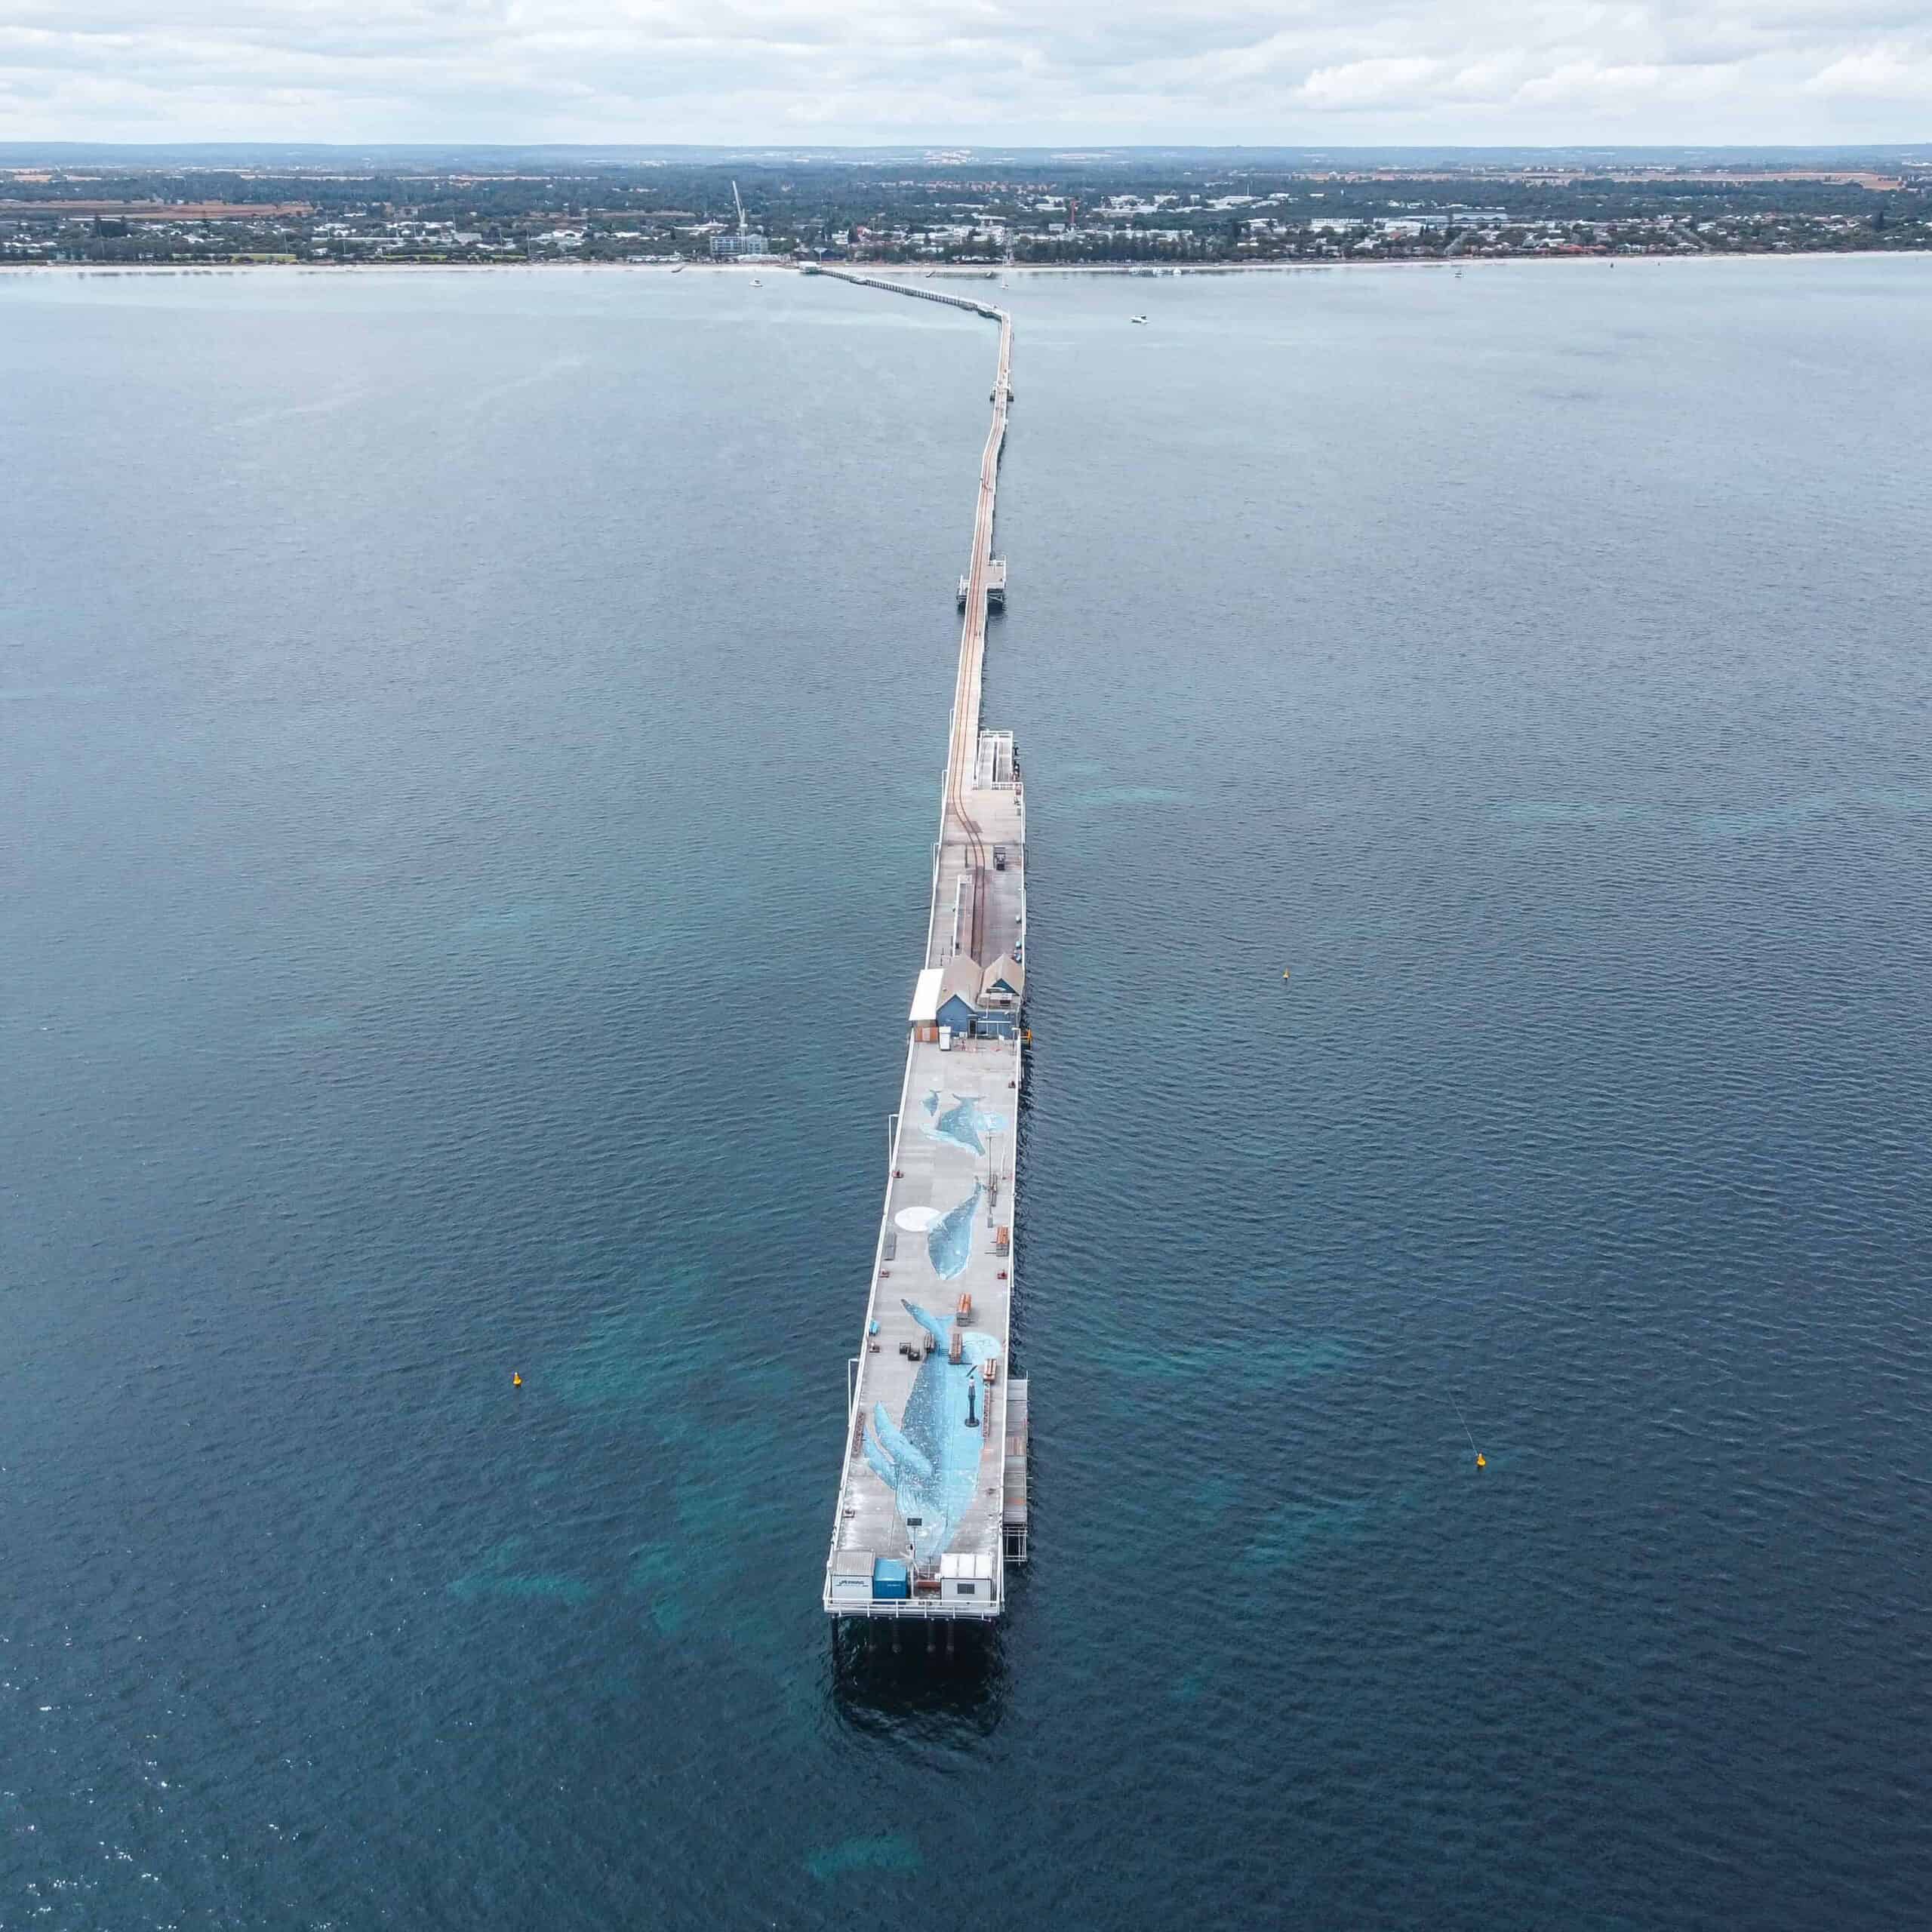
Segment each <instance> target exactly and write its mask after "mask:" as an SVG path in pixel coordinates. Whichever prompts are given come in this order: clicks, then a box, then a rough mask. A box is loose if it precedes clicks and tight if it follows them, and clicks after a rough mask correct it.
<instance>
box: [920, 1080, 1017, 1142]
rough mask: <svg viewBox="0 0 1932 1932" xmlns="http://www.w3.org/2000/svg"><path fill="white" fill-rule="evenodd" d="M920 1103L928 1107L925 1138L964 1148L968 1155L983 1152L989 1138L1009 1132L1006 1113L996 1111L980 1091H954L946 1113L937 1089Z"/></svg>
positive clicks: (924, 1129)
mask: <svg viewBox="0 0 1932 1932" xmlns="http://www.w3.org/2000/svg"><path fill="white" fill-rule="evenodd" d="M920 1104H921V1106H923V1107H924V1109H925V1110H926V1115H927V1118H926V1119H925V1120H924V1121H923V1122H921V1126H920V1131H921V1133H922V1134H924V1135H925V1137H926V1138H927V1139H928V1140H940V1141H943V1142H944V1143H946V1146H949V1147H963V1148H964V1149H965V1150H966V1152H968V1153H969V1154H983V1153H984V1152H986V1137H987V1136H988V1135H989V1134H1004V1132H1005V1131H1006V1128H1007V1118H1006V1116H1005V1115H1004V1114H996V1113H995V1112H993V1110H992V1109H991V1108H990V1107H989V1106H987V1105H986V1103H985V1102H984V1101H983V1100H980V1098H979V1097H978V1096H977V1094H954V1095H953V1097H952V1106H949V1107H948V1108H947V1109H946V1111H945V1112H944V1113H941V1112H940V1110H939V1093H938V1090H937V1088H935V1089H934V1091H932V1092H931V1093H930V1094H928V1095H927V1096H926V1097H925V1099H924V1100H923V1101H921V1103H920Z"/></svg>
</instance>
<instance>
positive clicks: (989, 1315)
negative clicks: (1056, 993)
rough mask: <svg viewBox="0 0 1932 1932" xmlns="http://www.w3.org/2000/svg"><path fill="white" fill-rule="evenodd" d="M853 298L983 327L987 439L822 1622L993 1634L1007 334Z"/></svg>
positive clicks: (1017, 841)
mask: <svg viewBox="0 0 1932 1932" xmlns="http://www.w3.org/2000/svg"><path fill="white" fill-rule="evenodd" d="M805 272H807V273H808V274H812V273H817V274H820V275H825V276H827V277H829V278H831V279H833V280H835V281H844V282H849V283H851V284H852V285H854V286H857V287H859V288H874V289H882V290H884V291H888V292H889V293H891V294H895V295H905V296H910V297H914V298H915V299H916V300H921V301H926V302H940V303H946V304H948V305H949V306H952V307H954V308H958V309H968V310H969V311H971V312H972V313H974V314H975V315H982V316H984V317H985V318H986V319H987V320H988V321H992V322H995V323H997V324H998V327H999V358H998V366H997V369H996V372H995V377H994V382H993V389H992V423H991V425H990V426H989V429H988V430H987V432H986V446H985V449H984V451H983V453H982V454H981V456H980V486H979V496H978V501H977V507H976V509H975V512H974V518H973V539H972V550H971V557H970V559H969V561H968V567H967V571H966V574H965V575H964V577H962V578H961V580H960V586H959V606H960V608H961V611H962V613H963V615H962V617H961V621H960V630H959V657H958V666H957V667H956V669H955V675H954V681H953V690H952V724H951V729H950V731H949V734H948V739H947V745H946V774H945V778H944V782H943V785H942V786H941V789H940V817H939V836H938V838H937V841H935V843H934V847H933V861H932V891H931V909H930V912H929V914H928V920H927V927H926V946H925V956H924V960H923V961H922V962H921V965H920V967H919V969H918V971H917V973H916V974H915V976H914V977H913V979H912V989H911V999H910V1002H909V1007H908V1009H907V1012H906V1021H905V1024H906V1072H905V1075H904V1078H903V1080H902V1081H901V1082H900V1094H899V1105H898V1108H897V1111H896V1112H894V1114H893V1115H892V1117H891V1121H890V1122H889V1124H888V1134H887V1140H888V1147H889V1149H890V1152H889V1158H888V1174H887V1179H886V1185H885V1200H884V1206H883V1207H882V1208H881V1212H880V1215H879V1231H878V1242H877V1244H876V1246H875V1248H874V1251H873V1254H872V1281H871V1285H870V1288H869V1292H868V1294H867V1297H866V1314H865V1322H864V1326H863V1330H862V1331H861V1333H860V1340H859V1349H858V1352H857V1355H854V1356H853V1357H852V1358H851V1359H850V1361H848V1364H847V1368H846V1391H845V1393H846V1407H845V1428H844V1448H843V1457H842V1463H841V1469H840V1472H839V1479H838V1503H837V1505H836V1508H835V1513H834V1515H833V1519H832V1539H831V1546H830V1549H829V1551H828V1552H827V1554H826V1566H825V1589H824V1604H825V1608H826V1611H828V1612H829V1614H831V1615H832V1617H838V1618H844V1617H854V1618H879V1617H883V1618H888V1619H899V1618H906V1617H911V1618H915V1619H924V1620H929V1621H928V1638H930V1637H931V1634H932V1632H933V1630H934V1629H936V1628H937V1626H940V1624H944V1625H945V1626H946V1628H947V1631H948V1637H949V1641H950V1634H951V1629H952V1626H953V1624H955V1623H958V1622H960V1621H965V1620H971V1621H976V1622H980V1623H985V1622H987V1621H989V1620H992V1619H995V1618H997V1617H998V1616H999V1615H1000V1614H1001V1612H1002V1611H1004V1608H1005V1607H1006V1601H1007V1580H1008V1572H1009V1570H1010V1568H1011V1566H1013V1565H1014V1564H1020V1563H1023V1562H1024V1561H1026V1534H1027V1512H1026V1454H1027V1415H1028V1402H1027V1386H1026V1383H1025V1381H1023V1380H1020V1379H1018V1378H1017V1377H1014V1374H1012V1371H1011V1337H1012V1313H1013V1284H1014V1277H1015V1275H1016V1272H1017V1266H1018V1251H1017V1244H1016V1242H1015V1240H1014V1229H1015V1226H1016V1217H1015V1213H1014V1210H1015V1207H1016V1205H1017V1200H1016V1189H1017V1179H1018V1177H1017V1172H1016V1167H1015V1159H1014V1156H1015V1153H1016V1150H1017V1128H1018V1125H1019V1120H1020V1093H1021V1089H1022V1088H1023V1084H1024V1081H1025V1079H1026V1028H1025V1026H1024V1024H1023V1017H1022V1016H1023V1011H1024V1008H1025V1003H1026V792H1025V789H1024V786H1023V783H1022V781H1021V777H1020V761H1019V758H1018V756H1017V754H1016V752H1015V751H1014V741H1013V734H1012V733H1011V732H1010V731H987V730H986V729H984V728H983V726H982V724H981V720H980V685H981V680H982V675H983V671H984V668H985V663H986V618H987V613H988V611H989V608H997V607H998V606H999V605H1003V604H1004V600H1005V589H1006V568H1005V563H1004V559H995V558H994V556H993V554H992V542H993V517H994V511H995V504H996V500H997V497H998V485H999V465H1000V457H1001V452H1002V451H1003V450H1004V447H1005V442H1006V423H1007V411H1008V406H1009V405H1010V404H1011V400H1012V388H1011V367H1012V355H1013V324H1012V320H1011V317H1009V316H1008V315H1007V313H1006V312H1005V311H1004V310H1003V309H995V308H993V307H992V306H989V305H988V304H986V303H983V302H977V301H974V300H971V298H969V297H964V296H958V295H953V294H946V293H943V292H942V291H938V290H935V289H932V288H924V287H919V286H912V285H902V284H900V283H898V282H894V281H885V280H883V279H881V278H875V277H872V276H869V275H854V274H851V273H848V272H844V271H842V270H839V269H829V268H824V267H822V266H816V265H814V266H811V267H808V269H806V271H805Z"/></svg>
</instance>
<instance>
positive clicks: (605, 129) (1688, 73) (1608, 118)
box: [0, 0, 1932, 146]
mask: <svg viewBox="0 0 1932 1932" xmlns="http://www.w3.org/2000/svg"><path fill="white" fill-rule="evenodd" d="M1928 136H1932V0H1621V3H1620V4H1598V3H1597V0H1501V4H1499V3H1498V0H1407V4H1401V0H1394V3H1393V4H1392V0H1268V4H1265V5H1264V4H1260V0H1165V4H1162V5H1150V4H1149V3H1148V0H1025V3H1024V4H1021V0H947V4H943V5H942V4H940V3H939V0H0V142H6V141H29V140H82V141H141V142H162V141H219V140H250V141H275V140H283V141H288V140H305V141H349V142H371V141H433V142H440V141H448V142H458V141H466V142H473V141H509V142H539V141H587V142H597V143H614V142H627V143H628V142H635V143H662V142H694V143H771V144H776V145H787V144H792V143H796V144H798V145H800V146H807V145H811V146H823V145H832V144H863V143H875V142H876V143H890V144H906V143H934V144H948V143H959V144H968V143H978V144H982V145H1004V144H1015V145H1017V144H1024V145H1029V146H1071V145H1094V146H1097V145H1101V144H1110V145H1111V144H1124V143H1136V142H1146V143H1201V144H1220V143H1235V142H1241V143H1253V144H1256V145H1286V146H1324V145H1335V146H1346V145H1361V146H1372V145H1376V144H1379V143H1411V142H1421V143H1457V144H1467V145H1470V146H1501V145H1534V144H1537V143H1576V142H1587V143H1596V142H1603V143H1632V144H1641V143H1742V144H1749V143H1758V142H1761V143H1814V142H1815V143H1857V142H1860V141H1872V142H1881V141H1918V140H1926V139H1927V137H1928Z"/></svg>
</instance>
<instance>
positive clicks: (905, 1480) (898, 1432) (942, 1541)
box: [866, 1301, 999, 1563]
mask: <svg viewBox="0 0 1932 1932" xmlns="http://www.w3.org/2000/svg"><path fill="white" fill-rule="evenodd" d="M900 1307H901V1308H903V1309H905V1311H906V1313H907V1314H908V1315H910V1316H911V1317H912V1319H913V1320H914V1321H916V1322H917V1323H918V1324H919V1326H920V1327H921V1328H923V1329H924V1331H926V1333H927V1334H929V1335H930V1336H931V1337H932V1338H933V1340H934V1341H935V1342H936V1343H938V1345H939V1346H937V1348H935V1349H934V1350H933V1352H932V1353H931V1355H928V1356H927V1358H925V1360H924V1361H923V1362H922V1363H921V1364H920V1365H919V1373H918V1376H917V1377H916V1378H915V1380H914V1382H913V1383H912V1394H911V1395H909V1396H908V1397H907V1398H906V1418H905V1426H903V1428H902V1427H900V1425H899V1424H897V1423H895V1422H894V1420H892V1418H891V1417H890V1416H889V1415H888V1414H886V1412H885V1404H884V1403H883V1402H875V1403H874V1404H872V1414H870V1415H869V1417H866V1461H867V1462H868V1463H870V1464H871V1465H872V1473H873V1475H875V1476H877V1477H878V1479H879V1481H881V1482H882V1483H884V1484H885V1486H886V1487H887V1488H888V1489H889V1490H891V1491H892V1494H893V1496H894V1498H895V1500H897V1503H898V1505H899V1513H900V1516H901V1517H902V1518H903V1519H904V1521H905V1523H906V1533H907V1534H909V1536H910V1537H912V1555H913V1558H914V1560H915V1561H916V1562H919V1563H928V1562H931V1561H936V1560H937V1558H938V1557H939V1556H940V1554H941V1553H942V1552H943V1551H944V1550H945V1549H946V1546H947V1544H949V1543H951V1542H952V1537H953V1533H954V1532H955V1531H956V1530H957V1529H958V1527H959V1524H960V1522H961V1519H962V1518H964V1515H965V1514H966V1512H967V1511H968V1509H971V1507H972V1503H973V1492H974V1489H975V1488H977V1486H978V1484H979V1480H980V1451H981V1449H982V1447H983V1445H984V1442H985V1437H984V1435H983V1432H982V1431H981V1429H980V1423H981V1422H982V1421H983V1420H984V1419H985V1416H986V1385H985V1384H984V1383H983V1382H980V1381H976V1380H975V1377H977V1374H978V1371H979V1368H980V1364H981V1363H983V1362H987V1361H993V1360H994V1359H995V1358H997V1357H998V1354H999V1344H998V1342H996V1341H995V1340H994V1339H993V1338H992V1336H990V1335H989V1334H986V1332H985V1331H983V1329H979V1328H967V1329H963V1330H961V1333H960V1355H961V1359H960V1360H959V1361H956V1362H955V1361H947V1359H946V1354H947V1351H948V1349H949V1345H950V1343H951V1341H952V1329H951V1327H949V1325H948V1324H946V1323H945V1322H943V1321H940V1318H939V1317H938V1316H937V1315H931V1314H928V1312H927V1311H926V1310H925V1309H923V1308H921V1307H920V1306H918V1304H917V1303H915V1302H909V1301H902V1302H901V1303H900ZM969 1395H970V1398H971V1412H972V1414H973V1416H974V1420H973V1421H972V1422H971V1423H968V1421H967V1420H966V1417H967V1412H968V1398H969Z"/></svg>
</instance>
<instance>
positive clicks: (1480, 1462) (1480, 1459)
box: [1476, 1449, 1489, 1469]
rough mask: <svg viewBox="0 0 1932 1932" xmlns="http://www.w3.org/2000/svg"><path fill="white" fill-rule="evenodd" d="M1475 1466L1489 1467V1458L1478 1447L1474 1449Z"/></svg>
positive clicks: (1480, 1467) (1479, 1467)
mask: <svg viewBox="0 0 1932 1932" xmlns="http://www.w3.org/2000/svg"><path fill="white" fill-rule="evenodd" d="M1476 1467H1477V1468H1478V1469H1487V1468H1488V1467H1489V1458H1488V1457H1487V1456H1485V1455H1484V1454H1483V1453H1482V1451H1481V1450H1480V1449H1478V1451H1476Z"/></svg>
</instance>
